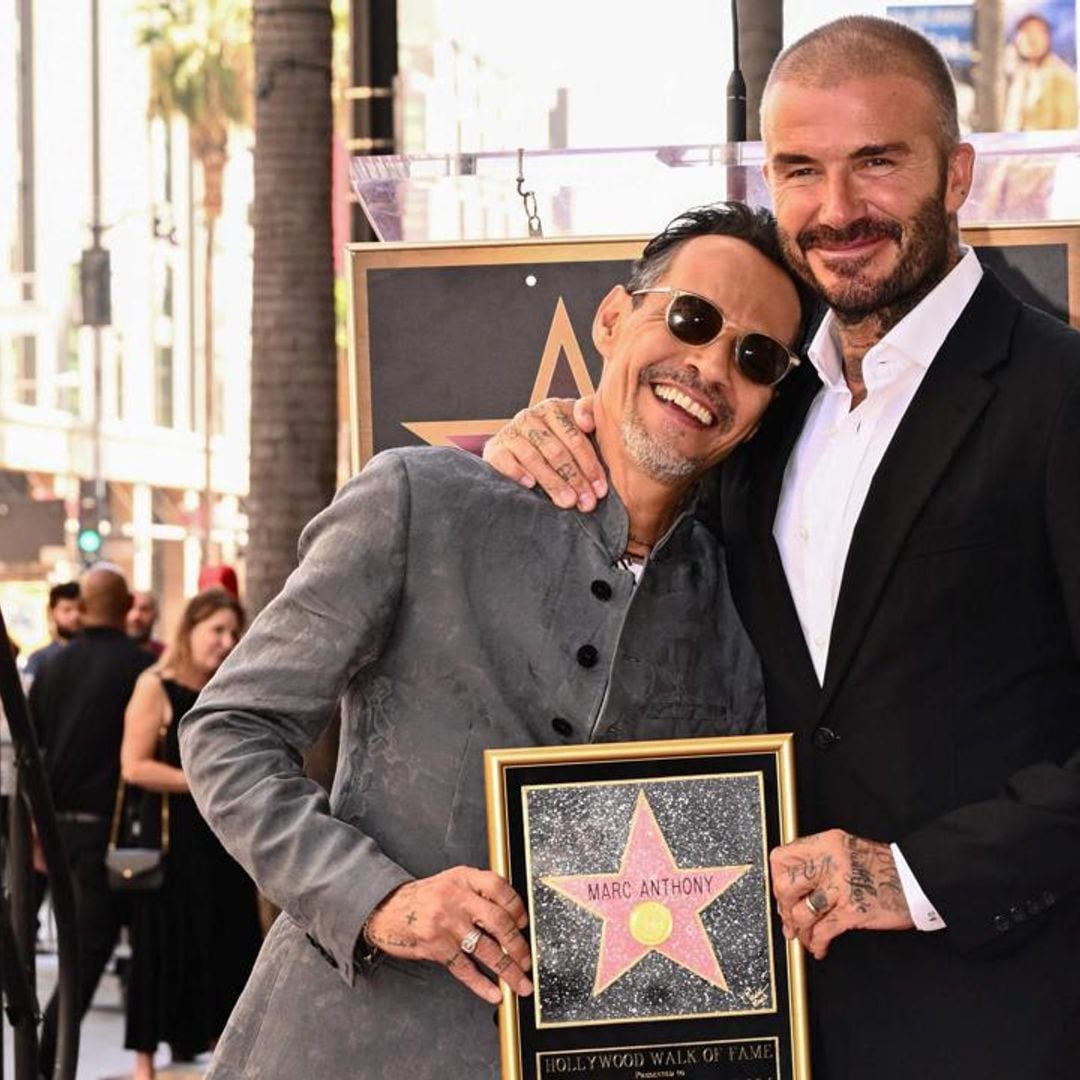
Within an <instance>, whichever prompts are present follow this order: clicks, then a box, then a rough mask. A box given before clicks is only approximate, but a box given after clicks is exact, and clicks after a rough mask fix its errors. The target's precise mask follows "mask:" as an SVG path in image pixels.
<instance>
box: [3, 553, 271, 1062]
mask: <svg viewBox="0 0 1080 1080" xmlns="http://www.w3.org/2000/svg"><path fill="white" fill-rule="evenodd" d="M226 580H228V581H229V583H230V584H232V585H233V587H234V590H235V578H232V579H228V578H226ZM49 614H50V624H51V627H52V630H53V635H54V638H53V641H52V642H51V643H50V644H49V645H47V646H45V647H44V648H43V649H39V650H38V651H37V652H35V653H33V654H31V656H30V657H29V658H28V660H27V663H26V665H25V667H24V669H23V677H24V682H25V684H26V686H27V689H28V700H29V704H30V714H31V720H32V722H33V724H34V727H35V731H36V734H37V738H38V742H39V744H40V747H41V751H42V756H43V760H44V762H45V769H46V775H47V777H48V781H49V787H50V790H51V794H52V798H53V803H54V806H55V809H56V814H57V821H58V825H59V828H60V833H61V839H62V841H63V844H64V850H65V854H66V857H67V860H68V865H69V867H70V869H71V872H72V876H73V878H74V882H75V887H76V888H75V895H76V914H77V919H78V929H79V942H80V955H79V961H80V964H79V1006H80V1015H82V1014H85V1012H86V1010H87V1009H88V1008H89V1007H90V1004H91V1001H92V999H93V996H94V993H95V990H96V988H97V985H98V982H99V980H100V978H101V976H102V973H103V972H104V971H105V969H106V967H107V965H108V963H109V961H110V958H111V957H112V956H113V954H114V951H115V949H116V946H117V943H118V940H119V937H120V934H121V930H122V928H124V927H126V928H127V935H128V941H129V944H130V949H131V953H130V961H129V963H128V964H127V965H125V966H124V967H123V968H122V977H123V979H124V984H125V987H124V989H125V993H124V1000H125V1009H126V1018H125V1019H126V1023H125V1029H126V1031H125V1046H126V1047H127V1048H128V1049H130V1050H132V1051H133V1052H134V1054H135V1062H134V1066H135V1067H134V1077H135V1078H136V1080H151V1078H152V1077H153V1076H154V1071H155V1070H154V1058H155V1054H156V1052H157V1050H158V1047H159V1046H160V1045H161V1044H162V1043H166V1044H168V1046H169V1047H170V1050H171V1054H172V1058H173V1060H177V1061H189V1060H192V1059H194V1058H195V1057H196V1056H197V1055H199V1054H201V1053H203V1052H205V1051H207V1050H209V1049H211V1048H212V1047H213V1045H214V1043H215V1041H216V1039H217V1037H218V1035H220V1033H221V1031H222V1030H223V1028H224V1026H225V1021H226V1020H227V1018H228V1016H229V1013H230V1011H231V1009H232V1006H233V1004H234V1003H235V1000H236V998H237V997H238V995H239V993H240V990H241V989H242V987H243V985H244V983H245V981H246V979H247V976H248V974H249V973H250V970H251V967H252V965H253V963H254V960H255V956H256V954H257V952H258V949H259V945H260V942H261V931H260V924H259V914H258V906H257V897H256V893H255V890H254V887H253V885H252V884H251V881H250V879H249V878H248V877H247V875H246V874H245V873H244V871H243V870H241V869H240V867H239V866H238V865H237V863H236V862H234V861H233V859H232V858H230V856H229V855H228V854H226V852H225V850H224V848H222V846H221V845H220V843H218V841H217V840H216V839H215V837H214V836H213V834H212V833H211V832H210V830H209V829H208V828H207V826H206V824H205V823H204V822H203V820H202V818H201V816H200V815H199V813H198V811H197V810H196V809H195V806H194V803H193V802H192V799H191V796H190V794H189V793H188V787H187V782H186V780H185V778H184V774H183V771H182V770H181V768H180V757H179V749H178V743H177V729H178V724H179V721H180V718H181V717H182V716H183V714H184V713H185V712H186V711H187V710H188V709H189V708H190V707H191V705H192V704H193V703H194V701H195V699H196V697H197V696H198V693H199V690H200V689H201V688H202V687H203V686H204V685H205V684H206V683H207V681H208V680H209V679H210V677H211V676H212V675H213V674H214V672H215V671H216V670H217V668H218V667H219V666H220V665H221V662H222V661H223V660H224V659H225V657H226V656H227V655H228V654H229V653H230V652H231V651H232V649H233V647H234V646H235V645H236V643H237V640H238V639H239V636H240V633H241V631H242V630H243V627H244V609H243V607H242V606H241V604H240V601H239V599H238V598H237V596H236V595H235V591H233V592H230V591H229V590H227V589H225V588H222V587H220V586H218V587H213V588H209V589H205V590H204V591H202V592H200V593H198V594H197V595H196V596H194V597H193V598H191V599H190V600H189V601H188V603H187V605H186V606H185V608H184V611H183V613H182V615H181V617H180V620H179V623H178V625H177V627H176V630H175V633H174V634H173V635H172V638H171V640H170V641H169V643H168V645H165V644H164V643H163V642H161V641H159V640H157V639H156V638H155V637H154V627H155V624H156V623H157V619H158V605H157V601H156V598H155V597H154V595H153V594H152V593H149V592H139V591H136V592H134V593H132V592H131V591H130V590H129V588H128V585H127V582H126V581H125V579H124V576H123V574H122V573H121V572H120V570H119V569H118V568H117V567H115V566H112V565H109V564H100V565H98V566H95V567H92V568H91V569H90V570H88V571H87V572H86V573H85V574H84V575H83V576H82V578H81V579H80V580H79V581H77V582H67V583H63V584H59V585H55V586H53V588H52V589H51V590H50V594H49ZM121 785H125V786H126V787H127V788H128V790H129V791H131V790H136V791H138V792H151V793H154V794H155V797H156V798H157V799H159V800H161V799H163V800H165V803H164V804H163V805H164V806H166V807H167V811H166V815H165V816H163V817H161V819H160V820H161V821H162V833H163V835H159V836H155V837H153V838H152V842H153V844H154V845H155V846H156V845H158V844H160V845H161V847H162V848H163V849H165V851H166V853H165V856H164V863H163V865H164V875H163V878H162V882H161V884H160V886H159V887H157V888H154V889H151V890H145V891H144V890H138V891H124V890H118V889H116V888H114V887H113V886H112V885H111V884H110V882H109V880H108V875H107V873H106V853H107V849H108V847H109V844H110V840H112V841H114V842H115V840H116V835H115V833H114V811H116V810H117V807H118V789H121ZM121 790H122V789H121ZM166 822H167V826H166V825H165V823H166ZM163 841H164V842H163ZM38 869H39V872H40V871H43V870H44V866H43V864H42V863H41V862H40V860H38ZM46 889H47V878H46V877H45V875H44V874H43V873H41V874H40V877H39V890H38V895H39V903H40V899H41V898H42V897H43V896H44V893H45V891H46ZM57 1007H58V1005H57V999H56V996H55V995H54V997H53V999H52V1000H51V1001H50V1002H49V1004H48V1005H47V1007H46V1009H45V1015H44V1021H43V1025H42V1033H41V1050H40V1059H39V1069H40V1072H41V1074H42V1075H45V1076H48V1075H51V1074H52V1068H53V1060H54V1057H55V1052H56V1035H57V1032H56V1020H57Z"/></svg>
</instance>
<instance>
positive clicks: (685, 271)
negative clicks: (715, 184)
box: [593, 236, 800, 486]
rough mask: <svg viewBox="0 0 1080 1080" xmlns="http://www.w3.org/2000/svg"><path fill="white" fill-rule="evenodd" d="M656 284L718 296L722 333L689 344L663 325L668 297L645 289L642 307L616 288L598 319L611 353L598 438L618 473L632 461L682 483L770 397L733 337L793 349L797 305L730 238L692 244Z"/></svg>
mask: <svg viewBox="0 0 1080 1080" xmlns="http://www.w3.org/2000/svg"><path fill="white" fill-rule="evenodd" d="M657 285H658V287H671V288H676V289H683V290H686V291H687V292H693V293H697V294H698V295H700V296H703V297H705V298H707V299H708V300H711V301H712V302H713V303H714V304H715V305H716V307H717V308H718V309H719V310H720V311H721V312H723V314H724V319H725V324H724V329H723V331H722V332H721V333H720V335H719V337H717V338H716V339H715V340H714V341H711V342H709V343H708V344H707V345H703V346H700V347H697V348H695V347H692V346H689V345H685V344H683V343H682V342H680V341H678V340H676V338H674V337H673V336H672V334H671V333H670V331H669V330H668V328H667V325H666V322H665V313H666V310H667V305H668V302H669V301H670V299H671V297H670V295H669V294H667V293H648V294H645V295H643V296H639V297H637V298H636V301H637V302H636V304H635V298H632V297H631V296H630V295H629V294H628V293H627V292H626V290H625V289H624V288H622V286H617V287H616V288H615V289H613V290H612V291H611V292H610V293H609V294H608V295H607V297H605V299H604V301H603V303H602V304H601V305H600V310H599V311H598V312H597V316H596V320H595V322H594V324H593V341H594V342H595V344H596V347H597V350H598V351H599V352H600V355H601V356H602V357H603V358H604V371H603V375H602V376H601V379H600V385H599V387H598V388H597V392H596V399H595V401H596V421H597V437H598V439H599V441H600V445H601V448H602V450H603V453H604V458H605V460H606V461H607V463H608V466H609V468H611V470H612V477H613V479H615V478H616V477H617V475H618V470H619V469H620V468H621V467H622V466H628V467H630V468H632V469H634V470H636V471H637V472H639V473H642V474H644V475H645V476H648V477H650V478H651V479H653V480H656V481H658V482H660V483H662V484H667V485H673V486H681V485H684V484H685V483H687V482H688V481H689V480H691V479H693V478H694V477H696V476H698V475H699V474H700V473H701V472H702V471H703V470H704V469H706V468H708V467H709V466H710V465H713V464H715V463H716V462H717V461H720V460H721V459H722V458H724V457H726V456H727V455H728V454H729V453H730V452H731V450H732V449H734V447H735V446H737V445H738V444H739V443H740V442H742V441H743V440H744V439H745V438H747V436H748V435H750V434H751V433H752V432H753V431H754V430H755V428H756V427H757V425H758V423H759V421H760V419H761V414H762V413H763V412H764V411H765V407H766V406H767V405H768V403H769V402H770V401H771V400H772V396H773V393H774V390H773V389H772V388H770V387H764V386H759V385H757V384H755V383H752V382H750V380H748V379H747V378H746V377H745V376H744V375H743V374H742V373H741V372H740V371H739V369H738V367H737V366H736V363H735V343H736V339H737V338H738V337H739V336H740V335H741V334H744V333H746V332H747V331H757V332H760V333H763V334H768V335H769V336H770V337H774V338H776V339H777V340H778V341H780V342H783V343H784V344H785V345H787V346H789V347H794V344H795V337H796V335H797V333H798V329H799V322H800V307H799V299H798V295H797V293H796V292H795V286H794V285H793V284H792V282H791V279H790V278H789V277H788V275H787V274H786V273H785V272H784V271H783V270H781V269H780V267H778V266H777V265H776V264H775V263H773V262H771V261H770V260H769V259H767V258H766V257H765V256H764V255H762V254H761V253H760V252H759V251H758V250H757V249H756V248H754V247H752V246H751V245H750V244H748V243H746V242H745V241H742V240H735V239H733V238H732V237H729V236H700V237H696V238H695V239H692V240H688V241H687V242H686V243H684V244H683V245H682V246H681V247H680V248H679V249H678V250H677V251H676V253H675V255H674V257H673V258H672V260H671V264H670V266H669V268H668V270H667V272H666V273H665V274H664V276H663V278H662V279H661V280H660V281H659V282H658V283H657Z"/></svg>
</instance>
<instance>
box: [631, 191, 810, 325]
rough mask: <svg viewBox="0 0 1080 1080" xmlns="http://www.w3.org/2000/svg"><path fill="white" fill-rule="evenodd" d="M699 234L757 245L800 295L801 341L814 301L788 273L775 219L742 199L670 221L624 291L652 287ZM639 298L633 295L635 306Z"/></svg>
mask: <svg viewBox="0 0 1080 1080" xmlns="http://www.w3.org/2000/svg"><path fill="white" fill-rule="evenodd" d="M699 236H730V237H732V238H733V239H735V240H742V241H743V242H744V243H746V244H749V245H750V246H751V247H752V248H756V249H757V250H758V251H759V252H761V254H762V255H764V256H765V258H766V259H768V260H769V262H771V263H775V264H776V265H777V266H778V267H779V268H780V269H781V270H783V271H784V273H785V274H787V275H788V277H790V278H791V280H792V284H793V285H794V286H795V291H796V292H797V293H798V296H799V306H800V308H801V310H802V319H801V320H800V323H799V333H798V338H797V339H796V340H797V342H801V341H802V339H803V336H804V335H805V332H806V327H807V325H808V322H809V320H810V318H811V315H812V314H813V312H814V310H815V307H816V304H817V301H816V299H815V297H814V296H813V294H812V293H811V292H810V290H809V289H808V288H807V287H806V286H805V285H804V284H803V283H802V281H801V280H800V279H799V278H797V277H795V276H794V275H792V274H791V271H790V270H788V267H787V263H785V262H784V254H783V251H782V249H781V247H780V240H779V238H778V237H777V233H776V219H775V218H774V217H773V215H772V214H771V213H770V212H769V211H768V210H766V209H765V208H764V207H763V206H758V207H751V206H747V205H746V203H741V202H716V203H709V204H708V205H707V206H696V207H694V208H693V209H691V210H687V211H685V212H684V213H682V214H680V215H679V216H678V217H677V218H675V219H674V220H673V221H671V222H669V223H668V225H667V227H666V228H665V229H664V231H663V232H661V233H658V234H657V235H656V236H654V237H653V238H652V239H651V240H650V241H649V242H648V244H646V245H645V250H644V251H643V252H642V253H641V258H640V259H638V260H637V262H635V263H634V265H633V268H632V269H631V272H630V280H629V281H628V282H627V283H626V291H627V292H629V293H633V292H636V291H637V290H639V289H651V288H652V287H653V286H654V285H656V283H657V282H658V281H660V280H661V279H662V278H663V277H664V275H665V274H666V273H667V272H668V269H669V268H670V266H671V262H672V260H673V259H674V258H675V253H676V252H677V251H678V250H679V248H681V247H682V246H683V244H685V243H686V242H687V241H689V240H695V239H697V237H699ZM640 302H641V301H640V298H639V297H634V304H635V306H636V305H637V304H639V303H640Z"/></svg>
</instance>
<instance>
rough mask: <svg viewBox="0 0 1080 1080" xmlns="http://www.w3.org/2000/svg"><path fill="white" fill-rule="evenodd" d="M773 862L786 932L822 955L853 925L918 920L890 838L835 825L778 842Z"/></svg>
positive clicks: (908, 925)
mask: <svg viewBox="0 0 1080 1080" xmlns="http://www.w3.org/2000/svg"><path fill="white" fill-rule="evenodd" d="M769 864H770V866H771V868H772V878H773V893H774V894H775V896H776V904H777V908H778V910H779V912H780V918H781V919H783V921H784V936H785V937H787V938H789V939H790V938H793V937H797V938H798V939H799V940H800V941H801V942H802V943H803V945H804V946H805V947H806V948H807V950H808V951H809V952H811V953H812V954H813V955H814V957H815V958H816V959H818V960H821V959H823V958H824V957H825V955H826V953H827V952H828V951H829V944H830V942H831V941H832V940H833V939H834V938H837V937H839V936H840V935H841V934H844V933H847V931H848V930H911V929H913V928H914V926H915V924H914V922H913V921H912V918H911V912H910V911H909V910H908V905H907V900H906V899H905V898H904V890H903V887H902V886H901V883H900V876H899V874H898V873H897V869H896V863H895V861H894V859H893V855H892V850H891V848H890V847H889V845H888V844H882V843H878V842H877V841H874V840H864V839H863V838H862V837H860V836H852V835H851V833H847V832H844V831H843V830H842V829H830V830H829V831H828V832H823V833H817V834H816V835H814V836H804V837H800V838H799V839H798V840H794V841H792V843H790V844H784V845H783V846H782V847H778V848H774V849H773V850H772V852H771V853H770V855H769Z"/></svg>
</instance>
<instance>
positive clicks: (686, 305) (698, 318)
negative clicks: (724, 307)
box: [667, 293, 724, 346]
mask: <svg viewBox="0 0 1080 1080" xmlns="http://www.w3.org/2000/svg"><path fill="white" fill-rule="evenodd" d="M667 324H668V329H669V330H670V331H671V332H672V334H673V335H674V336H675V337H676V338H678V339H679V341H681V342H683V344H685V345H692V346H699V345H708V343H709V342H710V341H712V340H713V339H714V338H715V337H717V336H718V335H719V334H720V331H721V330H723V328H724V316H723V315H721V314H720V312H719V311H717V309H716V308H714V307H713V306H712V304H710V303H709V301H708V300H705V299H703V298H702V297H700V296H691V295H689V294H688V293H683V294H681V295H679V296H676V297H675V299H674V300H672V301H671V306H670V307H669V308H668V317H667Z"/></svg>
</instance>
